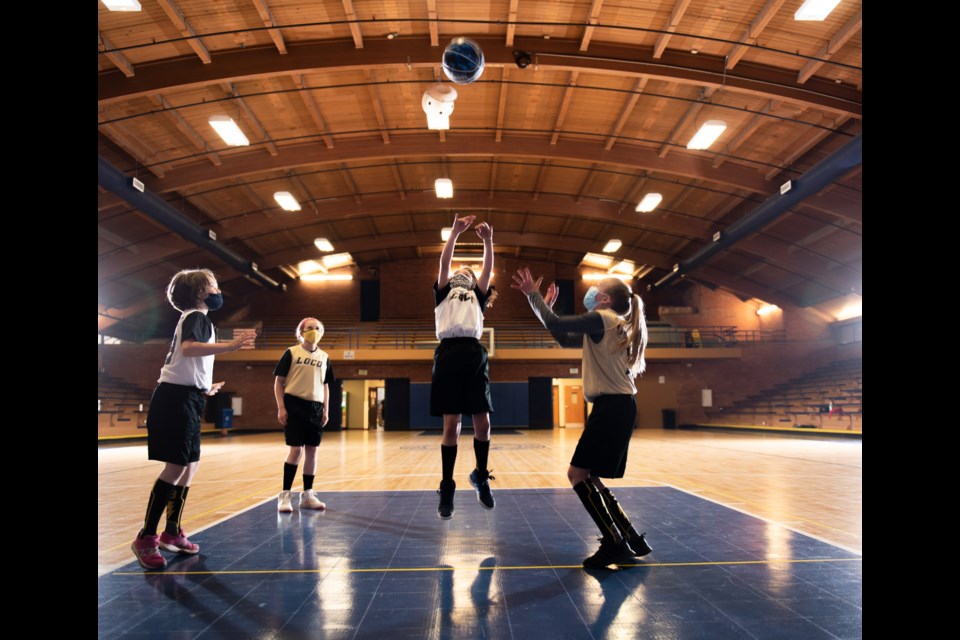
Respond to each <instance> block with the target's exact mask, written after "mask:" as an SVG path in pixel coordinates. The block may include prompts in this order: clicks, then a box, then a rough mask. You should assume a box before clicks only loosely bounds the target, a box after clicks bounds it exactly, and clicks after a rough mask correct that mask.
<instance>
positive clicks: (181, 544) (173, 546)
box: [141, 527, 200, 564]
mask: <svg viewBox="0 0 960 640" xmlns="http://www.w3.org/2000/svg"><path fill="white" fill-rule="evenodd" d="M159 544H160V548H161V549H163V550H164V551H173V552H174V553H185V554H187V555H193V554H195V553H199V551H200V545H198V544H194V543H192V542H190V541H189V540H187V536H186V534H185V533H184V532H183V528H182V527H181V529H180V531H179V533H177V535H175V536H172V535H170V534H169V533H167V532H166V531H164V532H163V533H161V534H160V540H159ZM141 564H142V563H141Z"/></svg>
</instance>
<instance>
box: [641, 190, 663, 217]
mask: <svg viewBox="0 0 960 640" xmlns="http://www.w3.org/2000/svg"><path fill="white" fill-rule="evenodd" d="M661 200H663V196H662V195H660V194H659V193H648V194H647V195H645V196H643V200H641V201H640V202H639V203H638V204H637V211H639V212H640V213H650V212H651V211H653V210H654V209H656V208H657V205H658V204H660V201H661Z"/></svg>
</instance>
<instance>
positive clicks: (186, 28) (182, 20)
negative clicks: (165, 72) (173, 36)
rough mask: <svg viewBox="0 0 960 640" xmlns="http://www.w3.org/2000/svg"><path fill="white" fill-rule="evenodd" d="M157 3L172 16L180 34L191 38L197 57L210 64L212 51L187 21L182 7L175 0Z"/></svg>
mask: <svg viewBox="0 0 960 640" xmlns="http://www.w3.org/2000/svg"><path fill="white" fill-rule="evenodd" d="M157 3H158V4H159V5H160V8H161V9H163V12H164V13H166V14H167V17H168V18H170V21H171V22H172V23H173V26H175V27H176V28H177V30H178V31H179V32H180V35H181V36H183V37H184V38H189V39H188V40H187V44H188V45H190V48H191V49H193V52H194V53H196V54H197V57H198V58H200V60H201V61H202V62H203V64H210V62H211V61H212V59H211V58H210V51H208V50H207V46H206V45H205V44H203V40H201V39H200V38H198V37H197V32H196V31H194V30H193V27H191V26H190V23H189V22H188V21H187V18H186V16H184V15H183V11H181V10H180V7H178V6H177V3H176V2H174V0H157Z"/></svg>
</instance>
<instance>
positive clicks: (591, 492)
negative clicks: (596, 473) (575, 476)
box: [573, 478, 623, 544]
mask: <svg viewBox="0 0 960 640" xmlns="http://www.w3.org/2000/svg"><path fill="white" fill-rule="evenodd" d="M573 490H574V491H576V492H577V496H579V498H580V502H582V503H583V506H584V508H585V509H586V510H587V513H589V514H590V517H591V518H593V521H594V522H595V523H596V524H597V528H598V529H600V533H601V534H602V535H603V537H604V538H609V539H611V540H613V541H614V542H616V543H618V544H619V543H620V542H623V536H622V535H620V531H619V530H618V529H617V525H616V524H614V522H613V517H611V515H610V511H609V510H607V505H606V504H605V503H604V501H603V496H602V495H600V491H599V490H598V489H597V487H596V485H594V484H593V483H592V482H590V479H589V478H587V479H586V480H583V481H581V482H578V483H577V484H575V485H574V486H573Z"/></svg>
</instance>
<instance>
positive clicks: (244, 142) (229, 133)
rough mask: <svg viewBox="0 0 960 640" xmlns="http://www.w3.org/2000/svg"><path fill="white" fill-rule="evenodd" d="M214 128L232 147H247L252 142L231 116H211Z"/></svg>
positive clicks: (211, 124) (210, 121) (211, 123)
mask: <svg viewBox="0 0 960 640" xmlns="http://www.w3.org/2000/svg"><path fill="white" fill-rule="evenodd" d="M208 122H209V123H210V126H211V127H213V130H214V131H216V132H217V135H218V136H220V137H221V138H222V139H223V141H224V142H226V143H227V144H228V145H230V146H231V147H246V146H248V145H249V144H250V140H248V139H247V136H245V135H243V131H241V130H240V127H238V126H237V123H236V122H234V121H233V118H231V117H230V116H210V120H208Z"/></svg>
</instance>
